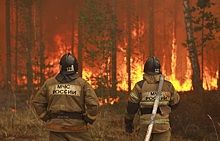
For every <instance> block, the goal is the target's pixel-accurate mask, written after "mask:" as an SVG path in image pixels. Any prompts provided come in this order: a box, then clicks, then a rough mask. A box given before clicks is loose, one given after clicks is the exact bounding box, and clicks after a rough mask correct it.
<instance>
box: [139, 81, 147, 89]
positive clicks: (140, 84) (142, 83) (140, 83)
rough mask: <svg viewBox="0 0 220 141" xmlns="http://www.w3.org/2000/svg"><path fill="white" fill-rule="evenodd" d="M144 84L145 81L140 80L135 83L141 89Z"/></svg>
mask: <svg viewBox="0 0 220 141" xmlns="http://www.w3.org/2000/svg"><path fill="white" fill-rule="evenodd" d="M144 82H145V80H141V81H139V82H138V83H137V85H138V86H139V87H140V88H141V89H142V87H143V85H144Z"/></svg>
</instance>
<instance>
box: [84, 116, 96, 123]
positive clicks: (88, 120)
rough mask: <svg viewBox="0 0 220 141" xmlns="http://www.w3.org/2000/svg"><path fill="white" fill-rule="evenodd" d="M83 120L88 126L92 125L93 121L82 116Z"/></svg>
mask: <svg viewBox="0 0 220 141" xmlns="http://www.w3.org/2000/svg"><path fill="white" fill-rule="evenodd" d="M83 120H84V121H85V122H86V123H89V124H93V122H94V121H95V120H93V119H90V118H89V117H88V116H87V115H83Z"/></svg>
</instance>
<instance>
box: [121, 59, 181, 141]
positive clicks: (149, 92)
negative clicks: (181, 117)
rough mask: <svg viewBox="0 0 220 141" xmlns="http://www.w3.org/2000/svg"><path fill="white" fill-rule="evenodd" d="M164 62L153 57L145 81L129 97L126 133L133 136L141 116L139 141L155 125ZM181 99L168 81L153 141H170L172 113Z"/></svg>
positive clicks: (162, 96) (138, 133) (145, 67)
mask: <svg viewBox="0 0 220 141" xmlns="http://www.w3.org/2000/svg"><path fill="white" fill-rule="evenodd" d="M161 74H162V73H161V66H160V62H159V60H158V59H157V58H156V57H150V58H148V59H147V60H146V62H145V64H144V75H143V80H141V81H139V82H137V83H136V84H135V86H134V88H133V89H132V91H131V93H130V94H129V96H128V103H127V107H126V113H125V118H124V123H125V131H126V132H128V133H132V132H133V130H134V125H133V119H134V117H135V114H136V113H139V125H138V127H137V129H136V131H137V141H144V139H145V137H146V133H147V129H148V125H149V124H150V123H151V114H152V109H153V105H154V101H155V97H156V92H157V89H158V85H159V80H160V76H161ZM179 100H180V96H179V94H178V93H177V92H176V91H175V89H174V87H173V85H172V83H171V82H169V81H166V80H165V81H164V83H163V87H162V91H161V95H160V100H159V106H158V109H157V113H156V116H155V120H154V126H153V130H152V134H151V139H150V140H152V141H170V139H171V131H170V123H169V114H170V112H171V108H172V107H173V106H174V105H176V104H177V103H178V102H179Z"/></svg>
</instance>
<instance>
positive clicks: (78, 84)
mask: <svg viewBox="0 0 220 141" xmlns="http://www.w3.org/2000/svg"><path fill="white" fill-rule="evenodd" d="M76 61H77V60H76V58H75V57H74V56H73V55H72V54H65V55H64V56H63V57H62V58H61V61H60V65H61V71H60V73H59V74H58V75H57V76H56V77H52V78H49V79H48V80H47V81H46V82H45V83H44V85H43V86H42V87H41V88H40V90H39V91H38V92H37V94H36V96H35V97H34V100H33V103H34V108H35V110H36V113H37V114H38V116H39V118H40V119H42V120H43V121H46V128H47V129H48V130H49V131H50V136H49V140H50V141H61V140H62V141H82V140H91V137H90V135H89V133H88V129H87V128H88V127H87V123H90V124H92V123H93V122H94V121H95V120H96V117H97V115H98V108H99V101H98V97H97V96H96V93H95V92H94V90H93V88H92V86H91V85H90V84H89V83H88V82H87V81H86V80H84V79H83V78H81V77H79V75H78V74H77V73H76V71H77V70H78V69H77V67H78V64H77V62H76Z"/></svg>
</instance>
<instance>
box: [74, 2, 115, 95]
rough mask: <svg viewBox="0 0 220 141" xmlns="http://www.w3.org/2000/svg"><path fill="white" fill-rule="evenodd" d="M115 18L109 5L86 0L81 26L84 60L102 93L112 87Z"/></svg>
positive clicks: (82, 10) (80, 19)
mask: <svg viewBox="0 0 220 141" xmlns="http://www.w3.org/2000/svg"><path fill="white" fill-rule="evenodd" d="M114 18H115V16H114V14H113V11H112V7H111V6H110V5H109V3H104V1H103V0H86V4H85V8H82V9H81V10H80V15H79V21H78V22H79V24H80V25H79V26H81V27H82V40H83V52H84V53H82V54H83V58H82V59H83V60H84V62H85V63H86V64H87V65H88V67H90V68H91V69H97V71H96V72H97V73H96V74H94V75H93V76H94V77H95V80H96V82H95V83H96V84H95V85H98V88H101V93H103V92H107V95H109V94H108V92H109V90H107V91H105V89H108V88H109V87H110V86H111V82H110V81H109V80H110V79H111V76H110V71H111V55H112V51H113V47H112V46H113V38H112V23H114V22H115V19H114Z"/></svg>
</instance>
